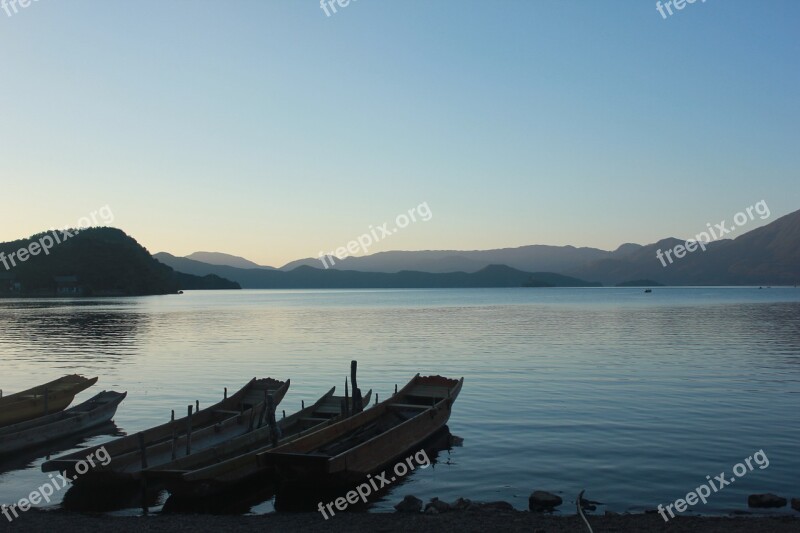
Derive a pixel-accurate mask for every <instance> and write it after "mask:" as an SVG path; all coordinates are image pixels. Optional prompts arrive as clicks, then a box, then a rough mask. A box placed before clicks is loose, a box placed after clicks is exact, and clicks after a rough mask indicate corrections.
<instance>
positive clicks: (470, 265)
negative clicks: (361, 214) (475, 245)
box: [281, 244, 613, 272]
mask: <svg viewBox="0 0 800 533" xmlns="http://www.w3.org/2000/svg"><path fill="white" fill-rule="evenodd" d="M612 253H613V252H608V251H605V250H599V249H597V248H575V247H574V246H545V245H538V244H537V245H531V246H521V247H519V248H500V249H496V250H472V251H456V250H425V251H419V252H406V251H392V252H379V253H376V254H372V255H366V256H361V257H348V258H345V259H342V260H336V263H335V264H334V265H330V268H331V269H334V270H359V271H361V272H400V271H401V270H417V271H421V272H477V271H479V270H481V269H483V268H486V267H487V266H489V265H507V266H510V267H512V268H516V269H518V270H522V271H526V272H564V271H566V270H567V269H570V268H575V267H576V266H582V265H586V264H589V263H591V262H592V261H596V260H599V259H603V258H605V257H610V256H611V255H612ZM302 265H305V266H311V267H314V268H324V265H323V264H322V262H321V261H320V260H319V259H316V258H307V259H300V260H298V261H292V262H291V263H288V264H287V265H285V266H283V267H281V270H283V271H288V270H293V269H295V268H297V267H298V266H302Z"/></svg>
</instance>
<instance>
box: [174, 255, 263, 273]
mask: <svg viewBox="0 0 800 533" xmlns="http://www.w3.org/2000/svg"><path fill="white" fill-rule="evenodd" d="M186 258H187V259H194V260H195V261H201V262H203V263H208V264H210V265H226V266H232V267H236V268H269V269H271V268H272V267H268V266H262V265H259V264H256V263H254V262H252V261H250V260H248V259H245V258H244V257H239V256H236V255H230V254H223V253H221V252H194V253H193V254H189V255H187V256H186Z"/></svg>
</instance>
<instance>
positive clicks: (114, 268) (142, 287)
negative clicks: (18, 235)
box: [0, 228, 236, 296]
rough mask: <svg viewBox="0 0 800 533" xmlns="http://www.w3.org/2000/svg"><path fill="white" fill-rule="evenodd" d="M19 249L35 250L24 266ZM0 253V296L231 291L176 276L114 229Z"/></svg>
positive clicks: (25, 242)
mask: <svg viewBox="0 0 800 533" xmlns="http://www.w3.org/2000/svg"><path fill="white" fill-rule="evenodd" d="M56 237H58V238H57V239H56ZM59 241H60V242H59ZM43 244H46V245H47V247H48V250H47V253H44V252H43V248H42V245H43ZM21 249H27V250H35V251H36V255H28V256H27V257H26V253H25V252H24V253H23V254H22V256H23V257H25V260H20V250H21ZM0 252H2V254H3V255H2V256H0V257H2V258H3V260H4V263H2V264H0V295H2V296H52V295H63V296H104V295H107V296H111V295H114V296H142V295H150V294H170V293H175V292H177V291H178V290H179V289H182V288H189V286H192V288H200V286H205V287H206V288H210V287H211V286H214V285H224V286H225V287H226V288H236V285H235V284H231V282H228V281H227V280H218V279H215V278H204V279H201V278H197V277H195V276H188V275H183V274H177V273H175V272H174V271H173V270H172V269H171V268H170V267H168V266H166V265H164V264H161V263H159V262H158V261H156V260H155V259H153V257H152V256H151V255H150V253H149V252H148V251H147V250H146V249H145V248H143V247H142V246H141V245H140V244H139V243H138V242H136V241H135V240H134V239H133V238H131V237H129V236H128V235H126V234H125V232H123V231H121V230H119V229H115V228H88V229H84V230H81V231H80V232H76V231H75V230H71V231H69V232H67V233H65V232H62V231H58V232H56V235H55V236H54V234H53V232H47V233H40V234H37V235H34V236H32V237H30V238H28V239H20V240H18V241H13V242H6V243H0ZM12 259H13V261H12ZM6 266H8V268H6Z"/></svg>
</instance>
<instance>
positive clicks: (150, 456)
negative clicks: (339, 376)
mask: <svg viewBox="0 0 800 533" xmlns="http://www.w3.org/2000/svg"><path fill="white" fill-rule="evenodd" d="M289 385H290V381H289V380H286V381H285V382H284V381H278V380H275V379H271V378H264V379H255V378H253V379H252V380H251V381H250V382H249V383H248V384H247V385H245V386H244V387H243V388H242V389H241V390H240V391H238V392H237V393H235V394H233V395H231V396H230V397H226V398H224V399H223V400H222V401H221V402H219V403H216V404H214V405H212V406H210V407H207V408H205V409H202V410H199V411H197V412H196V413H193V414H192V413H191V410H192V406H189V413H190V415H188V416H185V417H183V418H180V419H177V420H172V421H170V422H167V423H165V424H161V425H160V426H156V427H153V428H150V429H147V430H144V431H142V432H140V433H135V434H133V435H128V436H126V437H122V438H119V439H116V440H113V441H111V442H108V443H105V444H102V445H99V446H95V447H94V448H89V449H83V450H79V451H77V452H75V453H72V454H69V455H65V456H62V457H58V458H56V459H53V460H51V461H47V462H45V463H44V464H42V471H43V472H54V471H60V472H63V473H64V474H65V475H66V476H67V477H69V478H70V479H72V481H73V483H74V484H75V485H78V484H83V485H92V486H99V487H109V486H114V485H120V484H122V485H124V484H129V483H132V482H135V481H136V480H137V479H138V477H139V473H140V472H141V471H142V470H143V469H145V468H149V467H153V466H158V465H160V464H165V463H168V462H170V461H172V460H173V459H174V458H177V457H182V456H184V455H189V454H191V453H196V452H199V451H201V450H204V449H206V448H210V447H212V446H216V445H219V444H220V443H222V442H224V441H226V440H229V439H231V438H234V437H237V436H239V435H241V434H244V433H247V432H250V431H253V430H254V429H256V428H258V427H261V426H263V425H264V424H265V423H266V422H265V420H266V410H267V409H266V405H267V403H268V402H267V398H270V397H271V398H272V402H274V405H278V404H279V403H280V402H281V400H282V399H283V397H284V396H285V395H286V391H287V390H288V389H289ZM101 448H105V452H106V453H107V454H108V455H109V456H110V458H111V459H110V461H108V462H107V464H105V465H101V464H95V465H93V466H92V467H91V468H89V470H88V471H87V472H85V473H83V474H81V475H76V474H77V472H76V471H75V467H76V466H77V465H78V464H79V463H83V465H84V466H85V462H84V459H86V457H88V456H89V455H91V454H92V453H95V452H96V451H98V450H100V449H101ZM143 451H144V453H143Z"/></svg>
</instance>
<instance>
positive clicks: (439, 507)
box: [425, 498, 453, 513]
mask: <svg viewBox="0 0 800 533" xmlns="http://www.w3.org/2000/svg"><path fill="white" fill-rule="evenodd" d="M430 509H433V510H434V511H436V512H437V513H446V512H448V511H452V510H453V506H452V505H450V504H449V503H447V502H443V501H442V500H440V499H439V498H431V501H430V503H428V505H426V506H425V512H426V513H427V512H428V511H429V510H430Z"/></svg>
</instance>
